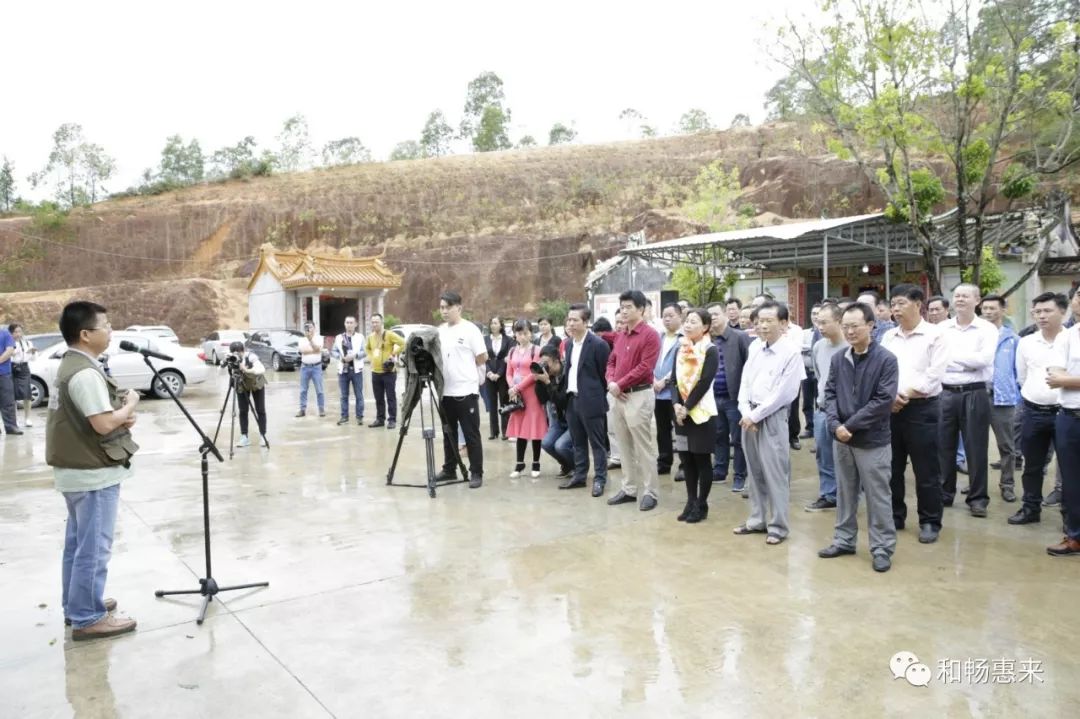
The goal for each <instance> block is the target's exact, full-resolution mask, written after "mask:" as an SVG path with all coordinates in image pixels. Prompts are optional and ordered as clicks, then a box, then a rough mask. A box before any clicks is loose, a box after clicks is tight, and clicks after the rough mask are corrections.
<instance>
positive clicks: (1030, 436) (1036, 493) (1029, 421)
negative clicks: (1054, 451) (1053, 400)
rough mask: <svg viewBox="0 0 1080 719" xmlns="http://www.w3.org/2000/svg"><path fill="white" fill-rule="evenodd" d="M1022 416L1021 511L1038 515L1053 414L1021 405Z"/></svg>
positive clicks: (1048, 459)
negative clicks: (1022, 465)
mask: <svg viewBox="0 0 1080 719" xmlns="http://www.w3.org/2000/svg"><path fill="white" fill-rule="evenodd" d="M1023 414H1024V418H1023V419H1022V420H1021V424H1020V427H1021V429H1020V451H1021V452H1023V454H1024V474H1023V475H1022V476H1021V478H1020V481H1021V483H1022V484H1023V486H1024V509H1026V510H1027V511H1028V512H1030V513H1031V514H1035V515H1038V514H1041V513H1042V501H1043V477H1044V476H1045V474H1046V466H1047V465H1048V464H1050V448H1051V447H1053V446H1054V431H1055V425H1056V424H1057V411H1056V410H1042V409H1035V408H1033V407H1028V406H1024V412H1023ZM1059 461H1060V460H1059ZM969 469H970V466H969Z"/></svg>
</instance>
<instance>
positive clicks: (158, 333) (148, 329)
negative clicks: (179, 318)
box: [124, 325, 180, 344]
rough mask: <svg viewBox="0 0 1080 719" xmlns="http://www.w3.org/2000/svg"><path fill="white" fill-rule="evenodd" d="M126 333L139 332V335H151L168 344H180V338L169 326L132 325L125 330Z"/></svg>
mask: <svg viewBox="0 0 1080 719" xmlns="http://www.w3.org/2000/svg"><path fill="white" fill-rule="evenodd" d="M124 332H138V333H139V334H145V335H150V336H151V337H156V338H158V339H160V340H165V341H166V342H175V343H176V344H180V338H179V337H177V336H176V333H175V332H173V331H172V328H171V327H168V326H167V325H132V326H131V327H128V328H127V329H125V330H124Z"/></svg>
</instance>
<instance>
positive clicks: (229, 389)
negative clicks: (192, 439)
mask: <svg viewBox="0 0 1080 719" xmlns="http://www.w3.org/2000/svg"><path fill="white" fill-rule="evenodd" d="M232 388H233V385H232V376H231V375H230V376H229V386H228V387H226V388H225V401H224V402H222V403H221V413H220V414H218V419H217V429H215V430H214V440H213V441H214V444H217V438H218V434H219V433H220V432H221V421H222V420H223V419H224V418H225V408H226V407H228V406H229V396H230V395H231V394H232Z"/></svg>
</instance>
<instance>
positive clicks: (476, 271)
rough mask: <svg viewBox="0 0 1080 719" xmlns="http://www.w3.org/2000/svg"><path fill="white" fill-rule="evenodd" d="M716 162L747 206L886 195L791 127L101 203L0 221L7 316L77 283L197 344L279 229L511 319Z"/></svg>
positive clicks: (43, 310)
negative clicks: (375, 258)
mask: <svg viewBox="0 0 1080 719" xmlns="http://www.w3.org/2000/svg"><path fill="white" fill-rule="evenodd" d="M718 159H719V160H722V161H723V162H724V163H725V164H726V165H728V166H731V167H738V168H740V173H741V179H742V183H743V185H744V186H745V187H746V192H745V193H744V197H743V200H742V202H745V203H749V204H752V205H753V206H754V209H755V211H756V212H757V213H763V212H772V213H776V214H779V215H783V216H788V217H792V216H802V217H817V216H820V215H821V213H822V212H828V213H829V214H832V215H838V214H848V213H859V212H864V211H867V210H871V209H874V208H877V207H880V206H881V204H882V203H881V199H880V197H879V196H877V195H876V193H875V192H873V191H872V190H871V188H870V185H869V183H868V182H867V181H866V179H865V178H864V177H863V176H862V175H861V174H860V172H859V171H858V169H857V168H856V167H855V166H854V165H852V164H851V163H845V162H842V161H839V160H835V159H829V158H828V157H827V156H826V155H825V154H824V148H822V147H820V146H819V140H818V139H816V138H815V136H814V135H813V134H812V133H810V132H808V131H807V130H806V128H803V127H800V126H798V125H792V124H776V125H768V126H763V127H758V128H747V129H739V130H730V131H726V132H710V133H702V134H698V135H691V136H684V137H672V138H659V139H654V140H647V141H637V142H624V143H614V144H608V145H588V146H561V147H555V148H543V149H536V150H527V151H511V152H502V153H488V154H482V155H467V156H459V157H447V158H439V159H433V160H419V161H413V162H395V163H374V164H367V165H355V166H350V167H343V168H334V169H329V170H316V171H312V172H306V173H297V174H292V175H281V176H274V177H268V178H256V179H253V180H251V181H247V182H244V181H238V182H228V183H220V184H207V185H202V186H198V187H192V188H188V189H185V190H182V191H179V192H175V193H170V194H166V195H161V196H158V197H148V198H127V199H121V200H114V201H109V202H103V203H99V204H97V205H94V206H92V207H90V208H86V209H81V210H77V211H75V212H72V213H71V215H70V216H69V217H68V218H66V220H64V221H63V222H62V223H59V224H58V225H55V226H51V227H42V226H36V225H35V224H34V223H33V222H32V221H31V220H29V219H22V218H15V219H7V220H0V288H2V289H4V290H21V291H37V292H44V293H45V294H44V295H39V296H38V297H37V299H29V298H30V297H33V296H32V295H22V294H16V295H12V294H8V295H0V311H3V312H4V313H5V316H8V317H14V316H18V317H19V318H20V319H21V320H22V321H24V322H27V323H28V324H30V325H31V326H32V329H38V328H39V322H38V318H42V321H44V318H49V320H48V324H50V326H51V323H54V322H55V316H56V315H55V310H56V309H57V308H58V307H59V306H60V305H62V302H63V300H64V299H66V298H68V297H70V296H73V291H71V290H69V289H68V288H87V289H85V290H78V292H75V293H74V294H78V295H79V296H88V297H95V298H98V299H100V300H101V301H103V303H104V304H105V305H106V306H108V307H110V309H111V310H113V313H114V325H116V326H121V325H125V324H127V323H135V322H138V323H158V322H167V323H169V324H172V325H173V326H174V327H175V328H176V329H177V331H178V333H180V335H181V337H182V338H183V339H185V340H188V341H190V340H191V339H197V338H198V337H200V336H202V334H204V333H205V332H206V331H208V330H209V329H212V328H215V327H218V326H228V325H234V326H235V325H241V326H242V325H244V324H245V321H244V319H243V318H244V316H245V315H246V310H247V306H246V297H245V295H244V293H243V291H242V289H240V290H238V289H237V287H241V288H242V284H243V283H242V282H240V283H238V284H232V283H226V284H223V283H222V282H220V281H223V280H228V279H230V278H234V279H243V278H246V277H247V276H249V275H250V272H251V271H252V270H253V268H254V264H255V263H254V260H255V258H256V256H257V252H258V247H259V246H260V245H261V244H262V243H264V242H268V241H269V242H272V243H273V244H275V245H276V246H279V247H288V246H297V247H302V248H303V247H309V246H315V245H318V246H321V247H323V246H329V247H333V248H340V247H345V246H349V247H352V248H354V251H355V253H356V254H357V255H364V254H381V255H382V256H383V258H384V259H385V260H386V261H387V262H388V263H389V264H390V266H391V267H393V268H394V269H395V270H405V272H406V274H405V284H404V286H403V287H402V289H401V290H399V291H395V292H392V293H391V294H390V295H389V297H388V303H387V310H388V311H389V312H392V313H393V314H395V315H397V316H398V317H400V318H402V319H403V320H406V321H429V320H430V317H431V309H432V308H433V307H434V306H435V298H436V297H437V295H438V292H439V291H440V290H441V289H443V288H445V287H451V286H452V287H458V288H461V289H462V291H463V293H464V294H465V295H466V297H467V302H468V305H469V306H470V307H471V308H472V310H473V311H474V313H476V314H477V315H481V314H488V313H495V312H498V313H500V314H513V313H517V312H522V311H525V310H526V308H527V307H528V306H529V305H530V304H532V303H535V302H537V301H539V300H542V299H545V298H557V297H564V298H579V297H581V296H582V295H583V288H582V285H583V282H584V278H585V276H586V275H587V274H588V272H589V271H590V270H591V269H592V268H593V267H594V266H595V264H596V263H597V262H599V261H602V260H604V259H606V258H608V257H610V256H611V255H612V254H614V253H615V252H617V251H618V250H619V249H621V248H622V246H623V243H624V241H625V239H624V238H625V234H626V233H627V232H632V231H635V230H637V229H640V228H641V227H642V226H645V227H646V228H647V230H646V231H647V238H648V240H649V241H650V242H652V241H659V240H664V239H670V238H671V237H678V236H682V235H685V234H691V233H693V232H694V231H695V229H694V227H693V226H692V225H689V224H686V223H680V222H678V221H673V220H670V219H667V214H666V213H667V211H670V210H671V209H672V208H676V207H678V206H679V205H680V204H681V203H682V201H683V199H684V198H685V196H686V193H687V191H688V190H689V188H690V186H691V184H692V182H693V179H694V178H695V177H696V176H697V174H698V172H699V171H700V169H701V168H702V167H704V166H705V165H707V164H708V163H710V162H713V161H715V160H718ZM192 278H204V279H205V280H207V281H203V282H198V281H195V280H194V279H192ZM180 280H183V282H180ZM210 280H213V281H210ZM16 309H17V310H18V312H17V313H16V312H14V310H16Z"/></svg>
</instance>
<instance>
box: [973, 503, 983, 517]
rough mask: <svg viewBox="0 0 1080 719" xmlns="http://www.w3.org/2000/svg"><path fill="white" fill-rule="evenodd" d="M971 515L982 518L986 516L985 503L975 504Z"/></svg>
mask: <svg viewBox="0 0 1080 719" xmlns="http://www.w3.org/2000/svg"><path fill="white" fill-rule="evenodd" d="M971 516H972V517H980V518H981V517H985V516H986V506H985V505H975V506H974V507H972V508H971Z"/></svg>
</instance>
